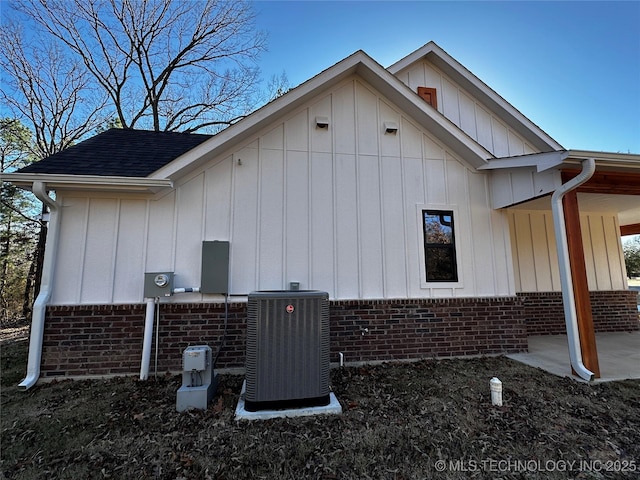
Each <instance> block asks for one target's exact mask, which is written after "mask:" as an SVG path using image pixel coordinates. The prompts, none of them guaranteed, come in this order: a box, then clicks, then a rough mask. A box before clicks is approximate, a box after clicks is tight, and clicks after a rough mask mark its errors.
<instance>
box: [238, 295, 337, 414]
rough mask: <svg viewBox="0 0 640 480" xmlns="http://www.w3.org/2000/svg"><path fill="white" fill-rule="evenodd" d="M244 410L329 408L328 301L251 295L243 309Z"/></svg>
mask: <svg viewBox="0 0 640 480" xmlns="http://www.w3.org/2000/svg"><path fill="white" fill-rule="evenodd" d="M247 313H248V317H247V355H246V389H245V404H246V408H247V409H248V410H249V409H251V408H253V409H255V410H258V409H261V408H270V407H273V406H277V405H278V404H282V405H284V404H308V405H326V404H328V403H329V295H328V294H327V293H326V292H317V291H297V292H296V291H282V292H253V293H251V294H249V303H248V306H247Z"/></svg>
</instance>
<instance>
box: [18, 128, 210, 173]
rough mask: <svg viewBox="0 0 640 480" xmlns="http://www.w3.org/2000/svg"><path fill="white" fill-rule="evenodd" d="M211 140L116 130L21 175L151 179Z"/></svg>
mask: <svg viewBox="0 0 640 480" xmlns="http://www.w3.org/2000/svg"><path fill="white" fill-rule="evenodd" d="M211 137H212V135H201V134H200V135H199V134H193V133H177V132H153V131H149V130H131V129H120V128H112V129H110V130H107V131H106V132H103V133H100V134H99V135H96V136H95V137H91V138H89V139H87V140H85V141H83V142H80V143H78V144H77V145H74V146H72V147H69V148H67V149H66V150H63V151H62V152H59V153H56V154H55V155H51V156H50V157H47V158H45V159H43V160H41V161H39V162H36V163H33V164H31V165H29V166H27V167H24V168H22V169H20V170H19V172H18V173H49V174H63V175H99V176H120V177H147V176H148V175H150V174H151V173H153V172H155V171H156V170H158V169H159V168H161V167H163V166H164V165H166V164H167V163H169V162H171V161H172V160H174V159H176V158H178V157H179V156H180V155H182V154H183V153H186V152H188V151H189V150H191V149H192V148H195V147H196V146H198V145H200V144H201V143H202V142H204V141H205V140H208V139H209V138H211Z"/></svg>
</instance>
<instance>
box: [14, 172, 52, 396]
mask: <svg viewBox="0 0 640 480" xmlns="http://www.w3.org/2000/svg"><path fill="white" fill-rule="evenodd" d="M31 190H32V192H33V193H34V194H35V196H36V197H37V198H38V199H39V200H40V201H41V202H42V203H44V204H45V205H47V206H48V207H49V211H50V214H51V215H50V217H49V229H48V231H47V240H46V243H45V249H44V261H43V264H42V279H41V281H40V293H39V294H38V298H36V300H35V302H33V313H32V315H31V335H30V338H29V357H28V360H27V376H26V377H25V378H24V380H22V382H20V383H19V384H18V387H20V388H21V389H24V390H28V389H29V388H31V387H33V386H34V385H35V384H36V382H37V381H38V378H39V377H40V362H41V360H42V341H43V339H44V320H45V314H46V310H47V303H49V300H50V299H51V288H52V286H53V274H54V270H55V265H56V256H57V253H58V237H59V224H60V219H59V209H58V204H57V203H56V202H55V200H53V199H52V198H51V197H50V196H49V195H48V194H47V189H46V185H45V184H44V182H40V181H36V182H33V186H32V187H31Z"/></svg>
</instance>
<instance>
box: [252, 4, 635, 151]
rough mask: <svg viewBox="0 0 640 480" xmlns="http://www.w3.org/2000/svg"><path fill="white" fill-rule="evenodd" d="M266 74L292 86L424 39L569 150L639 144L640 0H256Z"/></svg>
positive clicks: (396, 55) (394, 55)
mask: <svg viewBox="0 0 640 480" xmlns="http://www.w3.org/2000/svg"><path fill="white" fill-rule="evenodd" d="M255 8H256V13H257V24H258V28H260V29H262V30H265V31H266V32H267V33H268V35H269V40H268V47H269V51H268V52H266V53H264V54H263V55H262V57H261V62H260V67H261V69H262V71H263V74H264V77H265V78H269V77H270V76H271V75H273V74H276V75H278V74H280V73H282V72H285V73H286V75H287V77H288V79H289V83H290V86H296V85H298V84H300V83H302V82H304V81H306V80H308V79H309V78H311V77H313V76H314V75H316V74H318V73H320V72H321V71H322V70H324V69H326V68H328V67H330V66H331V65H333V64H335V63H337V62H338V61H340V60H342V59H343V58H345V57H346V56H348V55H350V54H351V53H353V52H355V51H356V50H364V51H365V52H366V53H367V54H369V55H370V56H371V57H373V58H374V59H375V60H376V61H378V62H379V63H380V64H381V65H382V66H384V67H388V66H389V65H391V64H393V63H395V62H396V61H397V60H399V59H401V58H403V57H404V56H406V55H408V54H409V53H411V52H413V51H414V50H416V49H418V48H419V47H421V46H422V45H424V44H425V43H427V42H429V41H430V40H433V41H435V42H436V43H437V44H438V45H440V47H442V48H443V49H444V50H445V51H447V52H448V53H449V54H450V55H452V56H453V57H454V58H456V59H457V60H458V61H459V62H461V63H462V64H463V65H464V66H465V67H467V68H468V69H469V70H471V72H473V73H474V74H475V75H476V76H478V77H479V78H480V79H481V80H482V81H484V82H485V83H486V84H487V85H489V86H490V87H491V88H493V89H494V90H496V91H497V92H498V93H499V94H500V95H502V96H503V97H504V98H505V99H506V100H507V101H509V102H510V103H511V104H512V105H513V106H514V107H516V108H517V109H518V110H520V111H521V112H522V113H523V114H524V115H526V116H527V117H528V118H530V119H531V120H532V121H533V122H535V123H536V124H537V125H539V126H540V127H541V128H542V129H543V130H545V131H546V132H547V133H548V134H549V135H551V136H552V137H553V138H555V139H556V140H557V141H558V142H560V144H561V145H563V146H564V147H565V148H569V149H581V150H596V151H610V152H622V153H628V152H631V153H640V1H628V2H575V1H574V2H546V1H545V2H543V1H539V2H520V1H511V2H482V1H474V2H462V1H450V2H426V1H416V2H404V1H367V2H364V1H358V2H346V1H345V2H331V1H284V2H282V1H278V2H276V1H257V2H256V3H255Z"/></svg>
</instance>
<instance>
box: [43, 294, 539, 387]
mask: <svg viewBox="0 0 640 480" xmlns="http://www.w3.org/2000/svg"><path fill="white" fill-rule="evenodd" d="M329 310H330V332H331V333H330V351H331V354H330V360H331V361H332V362H338V360H339V355H338V353H339V352H342V353H343V354H344V358H345V360H346V361H347V362H367V361H369V362H370V361H379V360H401V359H419V358H432V357H450V356H463V355H477V354H500V353H514V352H522V351H525V350H526V348H527V338H526V329H525V327H524V321H523V317H522V302H521V300H520V299H519V298H517V297H500V298H462V299H453V298H452V299H414V300H407V299H400V300H393V299H390V300H333V301H331V302H330V309H329ZM224 318H225V309H224V306H223V305H221V304H219V303H204V304H203V303H173V304H162V305H161V306H160V328H159V330H158V333H159V350H158V372H159V373H161V374H163V373H164V372H166V371H172V372H177V371H180V370H181V361H182V352H183V350H184V349H185V348H186V347H187V346H190V345H200V344H207V345H209V346H211V347H212V349H213V352H214V355H215V354H216V352H217V350H218V348H219V346H220V342H221V339H222V337H223V336H224V324H225V320H224ZM246 318H247V303H242V302H232V303H230V304H229V305H228V319H227V332H226V340H225V343H224V348H223V349H222V350H221V352H220V356H219V358H218V361H217V363H216V368H233V367H244V364H245V344H246ZM143 324H144V304H131V305H92V306H85V305H75V306H52V307H49V308H48V311H47V322H46V326H45V334H44V342H43V351H42V368H41V371H42V376H43V377H44V378H55V377H64V376H73V377H83V376H91V375H97V376H101V375H123V374H131V375H135V374H137V373H138V372H139V371H140V361H141V356H142V333H143V328H142V325H143ZM364 329H366V331H365V330H364ZM153 348H154V349H155V346H154V347H153ZM151 355H152V358H153V359H154V360H153V361H152V364H151V371H152V372H153V370H154V362H155V356H156V355H155V350H154V351H152V352H151Z"/></svg>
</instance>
